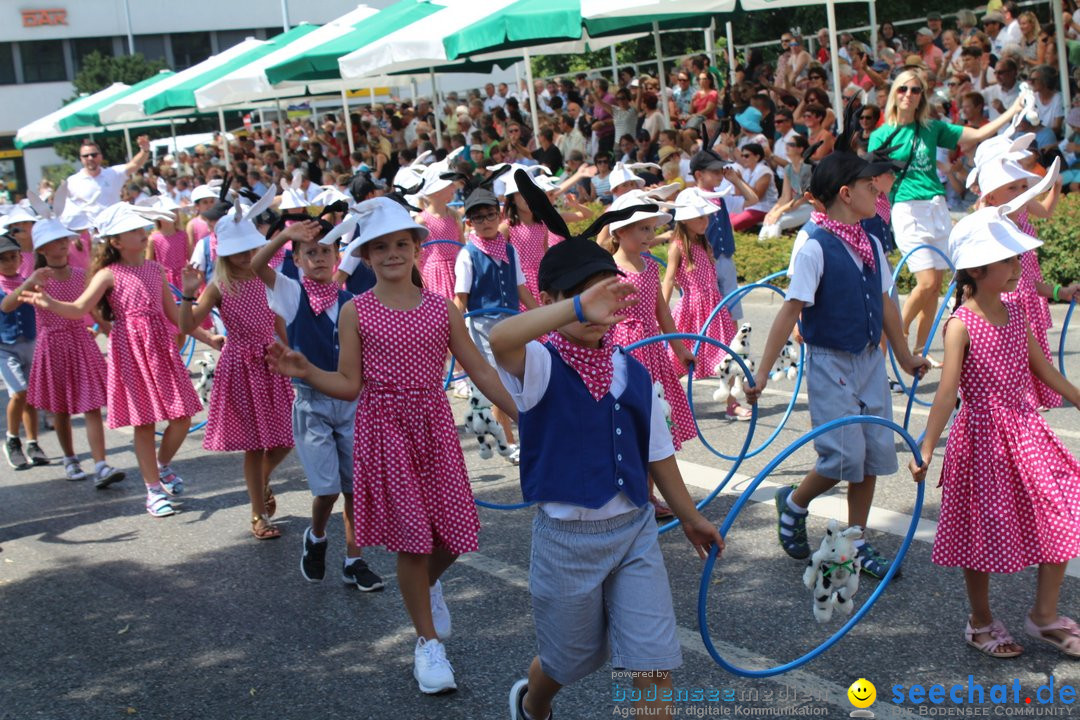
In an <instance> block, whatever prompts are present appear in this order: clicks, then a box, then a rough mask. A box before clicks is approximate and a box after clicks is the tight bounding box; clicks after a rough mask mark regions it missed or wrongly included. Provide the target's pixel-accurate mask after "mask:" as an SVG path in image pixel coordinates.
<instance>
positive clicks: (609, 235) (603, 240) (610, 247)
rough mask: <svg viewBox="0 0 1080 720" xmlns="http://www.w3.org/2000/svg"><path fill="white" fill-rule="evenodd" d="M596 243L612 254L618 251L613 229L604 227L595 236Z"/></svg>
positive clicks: (617, 242) (617, 240)
mask: <svg viewBox="0 0 1080 720" xmlns="http://www.w3.org/2000/svg"><path fill="white" fill-rule="evenodd" d="M596 244H597V245H599V246H600V247H602V248H604V249H605V250H607V251H608V252H609V253H611V254H612V255H614V254H615V253H616V252H618V251H619V239H618V238H617V237H615V231H614V230H612V229H611V228H610V227H605V228H604V229H603V230H601V231H600V234H599V235H598V236H597V238H596Z"/></svg>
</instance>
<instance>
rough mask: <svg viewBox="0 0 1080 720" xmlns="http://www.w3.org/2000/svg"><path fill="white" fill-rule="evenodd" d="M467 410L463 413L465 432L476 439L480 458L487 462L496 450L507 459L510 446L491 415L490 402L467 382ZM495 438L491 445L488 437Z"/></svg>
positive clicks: (471, 383)
mask: <svg viewBox="0 0 1080 720" xmlns="http://www.w3.org/2000/svg"><path fill="white" fill-rule="evenodd" d="M469 391H470V393H471V394H472V396H471V397H470V398H469V409H468V411H467V412H466V413H465V432H466V433H468V434H469V435H472V436H473V437H475V438H476V441H477V443H479V445H480V457H482V458H483V459H485V460H487V459H488V458H490V457H491V456H492V455H493V454H494V450H495V449H496V448H497V449H498V451H499V454H500V455H502V456H503V457H507V456H509V455H510V454H511V452H512V450H511V449H510V446H509V445H507V444H506V433H505V432H504V431H503V428H502V425H500V424H499V423H498V422H497V421H496V420H495V416H494V415H492V413H491V401H490V400H488V399H487V398H486V397H484V393H482V392H480V389H479V388H477V387H476V385H474V384H473V382H472V381H471V380H470V381H469ZM489 435H490V436H491V437H493V438H495V442H494V443H492V442H491V440H490V439H489V438H488V436H489Z"/></svg>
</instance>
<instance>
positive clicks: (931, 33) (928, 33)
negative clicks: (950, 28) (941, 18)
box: [915, 27, 934, 38]
mask: <svg viewBox="0 0 1080 720" xmlns="http://www.w3.org/2000/svg"><path fill="white" fill-rule="evenodd" d="M915 34H916V35H925V36H926V37H928V38H932V37H934V31H933V30H931V29H930V28H928V27H921V28H919V29H918V30H916V31H915Z"/></svg>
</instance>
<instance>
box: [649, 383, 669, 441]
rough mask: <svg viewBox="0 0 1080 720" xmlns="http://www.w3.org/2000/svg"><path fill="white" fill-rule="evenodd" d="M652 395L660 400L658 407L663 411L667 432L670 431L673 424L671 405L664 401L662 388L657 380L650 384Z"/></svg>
mask: <svg viewBox="0 0 1080 720" xmlns="http://www.w3.org/2000/svg"><path fill="white" fill-rule="evenodd" d="M652 391H653V395H655V396H656V397H657V398H658V399H659V400H660V407H661V408H662V409H663V411H664V420H665V421H666V422H667V426H668V430H670V429H671V427H672V425H674V423H673V422H672V421H671V403H669V402H668V401H667V400H665V399H664V386H663V385H661V384H660V381H659V380H657V381H656V382H654V383H653V384H652Z"/></svg>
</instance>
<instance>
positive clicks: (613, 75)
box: [608, 43, 619, 83]
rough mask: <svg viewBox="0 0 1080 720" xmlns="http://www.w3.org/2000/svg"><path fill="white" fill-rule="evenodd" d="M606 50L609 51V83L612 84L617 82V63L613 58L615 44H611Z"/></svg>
mask: <svg viewBox="0 0 1080 720" xmlns="http://www.w3.org/2000/svg"><path fill="white" fill-rule="evenodd" d="M608 50H609V51H611V81H612V82H614V83H618V82H619V61H618V60H617V59H616V57H615V43H611V45H609V46H608Z"/></svg>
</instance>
